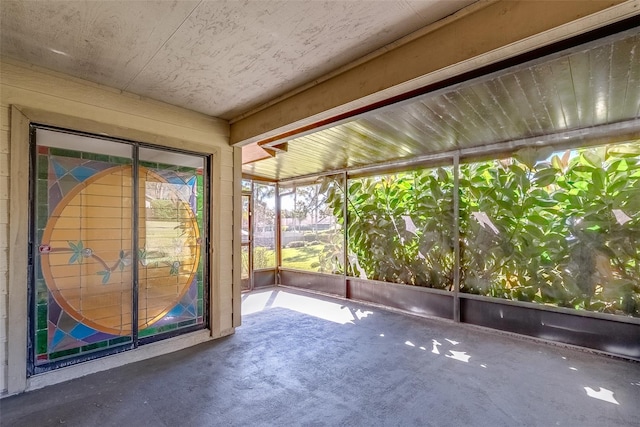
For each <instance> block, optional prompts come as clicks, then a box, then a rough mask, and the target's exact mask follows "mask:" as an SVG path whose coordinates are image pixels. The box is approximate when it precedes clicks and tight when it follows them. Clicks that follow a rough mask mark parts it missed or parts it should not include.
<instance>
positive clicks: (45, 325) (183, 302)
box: [31, 129, 206, 372]
mask: <svg viewBox="0 0 640 427" xmlns="http://www.w3.org/2000/svg"><path fill="white" fill-rule="evenodd" d="M135 150H136V147H135V146H133V145H130V144H127V143H120V142H115V141H111V140H102V139H98V138H94V137H87V136H80V135H75V134H69V133H64V132H58V131H51V130H44V129H37V131H36V147H35V151H36V153H35V169H34V170H35V174H34V176H33V179H34V185H33V190H34V196H35V206H34V210H33V221H32V224H33V239H34V245H35V249H34V253H35V257H34V270H33V279H34V280H33V287H32V291H33V293H32V296H33V301H34V304H33V306H32V317H31V323H32V325H33V341H32V342H33V360H34V366H35V370H34V372H40V371H42V370H47V369H50V367H51V366H57V365H51V363H52V362H58V361H64V360H65V359H73V358H75V357H77V356H82V355H84V354H88V353H91V352H96V351H102V350H110V349H112V348H113V347H116V346H122V345H127V344H130V345H131V346H132V345H133V344H134V341H133V336H134V332H135V331H136V330H137V331H138V333H139V336H140V337H151V336H154V335H157V334H161V333H164V332H167V331H172V330H178V329H184V328H189V327H192V326H197V325H204V323H205V322H204V314H205V303H204V294H205V285H204V283H205V273H206V269H205V262H204V252H205V251H203V246H204V244H203V236H204V232H205V214H204V213H205V202H204V192H205V180H204V171H205V169H204V165H205V159H204V157H200V156H190V155H186V154H179V153H173V152H167V151H162V150H152V149H146V148H138V149H137V151H138V157H139V164H138V165H137V166H136V165H134V161H133V158H134V155H133V154H134V152H135ZM134 170H136V171H137V177H136V176H134V175H136V174H134ZM134 179H137V192H138V198H137V200H138V207H137V209H136V206H135V204H134V203H135V200H136V198H135V194H134V188H135V187H136V184H135V182H136V181H134ZM134 212H137V217H138V227H137V229H136V228H135V224H134V222H135V219H134V217H133V213H134ZM136 232H137V238H138V239H137V242H134V237H135V236H136ZM134 243H136V244H134ZM136 259H137V265H134V262H135V260H136ZM134 272H137V273H138V281H137V283H138V293H137V294H136V295H134V294H133V289H134V287H133V284H134V279H135V277H134V276H135V275H134ZM136 301H137V303H136ZM136 304H137V311H136V312H135V313H136V314H137V324H134V307H136ZM68 363H72V360H68V361H65V362H64V364H68Z"/></svg>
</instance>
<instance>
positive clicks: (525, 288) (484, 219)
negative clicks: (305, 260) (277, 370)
mask: <svg viewBox="0 0 640 427" xmlns="http://www.w3.org/2000/svg"><path fill="white" fill-rule="evenodd" d="M550 154H551V153H550V152H549V150H548V149H547V150H545V149H542V150H536V149H533V148H527V149H524V150H521V151H520V152H518V153H516V154H515V155H514V158H511V159H502V160H495V161H483V162H477V163H471V164H463V165H461V166H460V169H459V174H460V191H459V208H460V209H459V214H458V221H459V233H460V234H459V244H460V257H461V260H460V261H461V264H460V278H461V290H462V291H464V292H471V293H476V294H481V295H489V296H494V297H500V298H507V299H514V300H521V301H533V302H538V303H544V304H553V305H558V306H565V307H573V308H577V309H587V310H594V311H602V312H609V313H618V314H627V315H633V316H638V315H640V312H639V310H640V213H639V211H640V143H639V142H634V143H630V144H622V145H615V146H608V147H601V148H589V149H579V150H571V151H567V152H564V153H558V154H556V155H553V156H550ZM453 188H454V187H453V169H452V168H450V167H449V168H435V169H426V170H416V171H411V172H403V173H398V174H394V175H386V176H379V177H372V178H361V179H353V180H350V181H349V185H348V206H347V212H348V250H349V260H350V264H349V266H348V274H350V275H353V276H360V277H366V278H368V279H375V280H383V281H389V282H395V283H405V284H410V285H416V286H428V287H433V288H439V289H449V290H451V289H452V288H453V273H454V265H455V257H454V250H453V248H454V212H453ZM342 197H343V196H342V194H339V193H338V192H335V191H334V192H331V191H330V192H329V197H328V203H329V204H330V206H331V207H332V209H333V213H334V215H335V216H336V217H337V218H338V219H339V223H340V224H342V222H343V220H342V216H341V215H342V214H341V212H342Z"/></svg>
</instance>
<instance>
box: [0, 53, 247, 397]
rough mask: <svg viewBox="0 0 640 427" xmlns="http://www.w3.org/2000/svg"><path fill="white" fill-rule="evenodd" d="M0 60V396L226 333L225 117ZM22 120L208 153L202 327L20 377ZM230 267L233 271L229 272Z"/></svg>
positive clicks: (229, 328) (229, 190)
mask: <svg viewBox="0 0 640 427" xmlns="http://www.w3.org/2000/svg"><path fill="white" fill-rule="evenodd" d="M0 66H1V68H0V395H6V394H14V393H18V392H21V391H24V390H29V389H33V388H38V387H42V386H44V385H47V384H50V383H54V382H58V381H64V380H66V379H70V378H73V377H77V376H80V375H84V374H87V373H90V372H92V371H97V370H102V369H108V368H110V367H113V366H117V365H120V364H124V363H129V362H131V361H135V360H141V359H144V358H146V357H152V356H154V355H156V354H161V353H163V352H167V351H173V350H177V349H179V348H183V347H186V346H189V345H194V344H196V343H198V342H201V341H203V340H207V339H211V338H212V337H213V338H215V337H219V336H223V335H228V334H230V333H232V332H233V330H234V326H237V324H238V323H239V318H240V317H239V299H240V298H239V286H237V287H234V285H233V279H234V271H233V270H234V269H233V268H232V266H233V265H234V262H235V263H237V264H238V265H239V260H237V259H235V260H234V259H233V255H232V254H233V250H232V249H233V240H234V230H233V219H234V206H235V205H238V206H239V200H238V198H237V197H235V199H234V192H235V191H236V190H237V188H239V183H235V185H234V176H235V177H236V178H237V177H238V176H239V170H234V169H239V167H240V159H239V155H240V154H239V150H238V149H236V150H235V152H234V149H233V148H232V147H230V146H229V126H228V124H227V123H226V122H225V121H222V120H218V119H215V118H211V117H208V116H205V115H203V114H199V113H195V112H192V111H188V110H185V109H182V108H178V107H174V106H171V105H168V104H163V103H159V102H156V101H151V100H145V99H142V98H140V97H138V96H136V95H132V94H128V93H122V92H120V91H118V90H115V89H111V88H108V87H104V86H100V85H96V84H93V83H90V82H86V81H83V80H79V79H75V78H72V77H69V76H65V75H62V74H59V73H54V72H50V71H46V70H41V69H37V68H35V67H32V66H30V65H27V64H23V63H20V62H16V61H13V60H9V59H6V58H3V59H2V62H0ZM29 121H37V122H40V123H46V124H51V125H58V126H62V127H68V128H74V129H78V130H84V131H89V132H100V133H106V134H109V135H113V136H119V137H124V138H129V139H134V140H137V141H141V142H150V143H155V144H161V145H165V146H177V147H180V148H185V149H189V150H193V151H198V152H203V153H210V154H211V156H212V157H211V158H212V166H213V174H212V177H211V186H212V187H211V188H212V198H213V200H212V203H213V204H212V207H213V211H212V226H211V241H212V247H213V250H212V255H211V266H212V275H211V276H212V277H211V279H212V280H211V289H212V292H211V294H212V295H211V296H212V300H211V308H212V310H211V312H212V317H211V319H210V320H211V331H210V332H209V331H207V332H206V333H203V332H200V333H193V334H190V336H187V337H184V336H183V337H178V338H175V339H171V340H167V341H164V342H163V343H162V344H161V343H156V344H153V345H149V346H143V347H140V348H139V349H137V350H133V351H130V352H125V353H123V354H120V355H116V356H111V357H107V358H104V359H101V360H99V361H93V362H89V363H83V364H80V365H76V366H72V367H69V368H63V369H60V370H57V371H54V372H52V373H47V374H41V375H36V376H33V377H31V378H30V379H27V378H26V376H25V374H24V372H25V367H26V335H27V333H26V330H27V329H26V328H27V318H26V313H27V304H26V296H27V293H26V288H27V283H26V273H25V271H26V253H27V250H26V244H27V232H26V230H27V224H28V223H27V221H26V217H27V215H26V212H27V210H26V209H27V207H28V194H27V192H26V190H27V189H28V184H27V182H28V180H27V177H28V172H27V171H28V155H27V153H28V151H27V147H28V133H27V132H26V129H27V126H28V123H29ZM234 153H235V155H234ZM236 211H237V210H236ZM236 214H237V212H236ZM235 276H236V277H238V276H239V275H238V273H237V272H236V273H235ZM234 294H236V298H235V306H234ZM234 319H235V324H234Z"/></svg>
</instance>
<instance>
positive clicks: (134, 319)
mask: <svg viewBox="0 0 640 427" xmlns="http://www.w3.org/2000/svg"><path fill="white" fill-rule="evenodd" d="M131 150H132V151H133V160H132V166H131V190H132V192H133V194H132V195H131V197H132V198H133V212H132V213H131V217H132V221H133V224H132V227H133V233H132V240H133V241H132V242H131V248H132V250H133V252H132V254H131V278H132V280H133V284H132V289H131V292H132V294H131V296H132V298H131V300H132V304H133V307H132V310H131V336H132V337H131V338H132V340H133V347H134V348H135V347H138V304H139V301H138V300H139V296H138V291H139V285H138V280H139V279H138V244H139V242H138V239H139V230H138V227H139V225H140V218H139V217H138V213H139V211H140V209H139V205H140V194H139V192H138V187H139V186H138V180H139V179H140V177H139V173H138V172H139V166H138V162H139V160H140V153H139V150H140V147H139V146H138V144H135V145H133V146H132V147H131Z"/></svg>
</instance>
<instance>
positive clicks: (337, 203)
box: [329, 168, 454, 289]
mask: <svg viewBox="0 0 640 427" xmlns="http://www.w3.org/2000/svg"><path fill="white" fill-rule="evenodd" d="M452 194H453V171H452V169H451V168H438V169H435V170H418V171H413V172H406V173H400V174H396V175H389V176H384V177H375V178H362V179H356V180H352V181H350V183H349V187H348V206H347V216H348V237H349V238H348V245H349V259H350V261H351V262H350V265H349V270H348V272H349V274H351V275H354V276H360V277H364V276H366V277H367V278H369V279H374V280H383V281H389V282H395V283H406V284H410V285H416V286H427V287H432V288H439V289H451V288H452V286H453V266H454V256H453V203H452V200H453V197H452ZM329 200H330V204H331V205H332V206H333V209H334V215H336V216H338V215H339V213H340V212H341V210H342V203H341V200H339V199H338V198H336V197H333V198H332V197H330V198H329ZM412 224H413V225H414V226H415V229H414V227H413V226H412Z"/></svg>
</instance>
